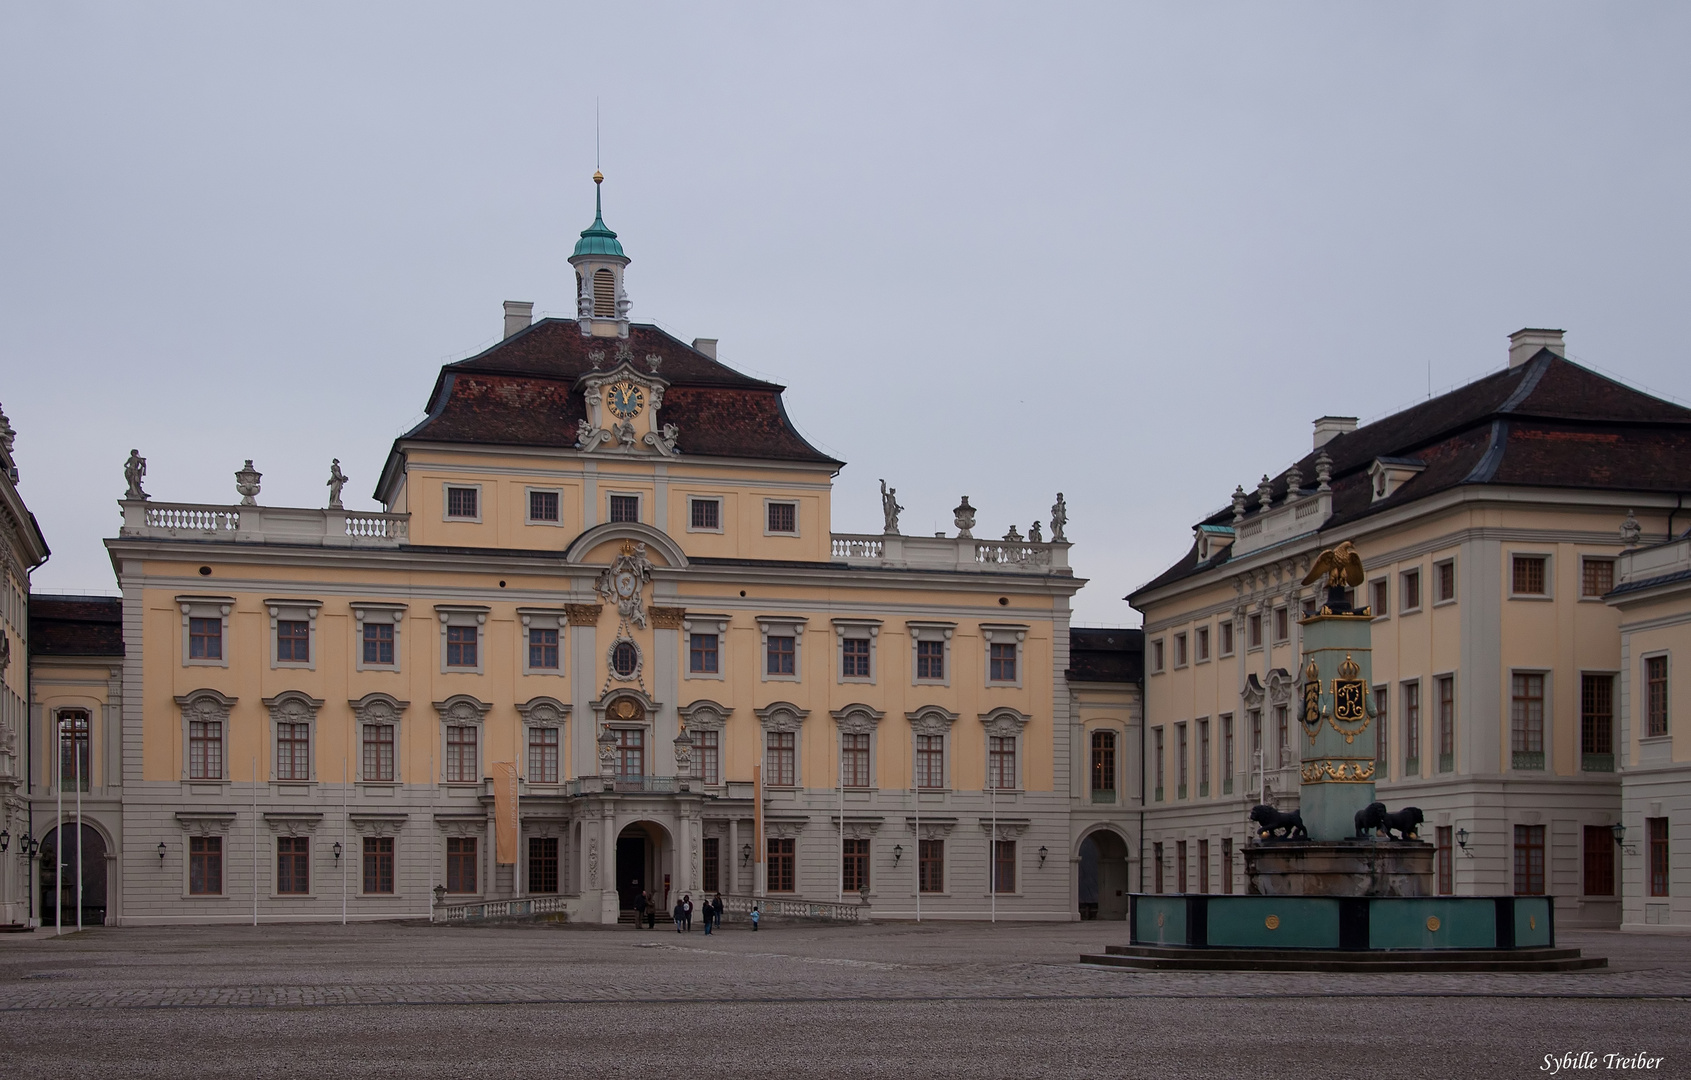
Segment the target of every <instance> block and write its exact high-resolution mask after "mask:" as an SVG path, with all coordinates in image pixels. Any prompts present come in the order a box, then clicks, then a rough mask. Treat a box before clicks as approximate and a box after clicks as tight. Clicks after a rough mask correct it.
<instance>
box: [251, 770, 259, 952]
mask: <svg viewBox="0 0 1691 1080" xmlns="http://www.w3.org/2000/svg"><path fill="white" fill-rule="evenodd" d="M252 924H253V925H254V926H257V925H258V759H257V758H256V757H255V758H253V759H252Z"/></svg>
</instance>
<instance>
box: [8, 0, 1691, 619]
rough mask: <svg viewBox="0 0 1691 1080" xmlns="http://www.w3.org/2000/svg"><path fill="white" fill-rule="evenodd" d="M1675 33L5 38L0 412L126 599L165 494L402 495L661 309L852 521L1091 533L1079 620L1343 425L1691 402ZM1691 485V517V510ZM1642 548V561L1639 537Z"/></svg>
mask: <svg viewBox="0 0 1691 1080" xmlns="http://www.w3.org/2000/svg"><path fill="white" fill-rule="evenodd" d="M1688 31H1691V6H1687V5H1684V4H1650V3H1629V4H1554V3H1530V4H1501V3H1499V4H1474V3H1468V2H1463V3H1451V4H1434V3H1418V4H1340V3H1322V4H1294V3H1277V4H1261V3H1248V4H1192V3H1170V4H1160V5H1148V4H1125V3H1110V4H1099V5H1086V4H1025V3H1023V4H996V5H995V4H982V3H957V4H926V3H908V2H906V3H897V4H889V5H872V4H868V3H855V2H854V3H850V4H835V5H819V4H767V5H702V4H676V5H662V4H606V3H594V4H583V5H564V4H535V5H521V4H497V3H475V4H436V3H415V2H413V3H403V4H401V3H394V4H379V3H359V4H346V3H321V4H318V3H288V4H270V5H257V4H229V3H206V4H179V3H148V4H127V3H126V4H97V3H87V2H53V3H32V2H25V0H14V2H11V3H8V4H6V5H4V6H3V7H0V250H3V253H4V254H3V257H0V403H3V405H4V408H5V411H6V413H7V414H8V415H9V416H10V417H11V420H12V423H13V424H14V426H15V427H16V428H17V429H18V432H19V435H18V443H17V457H18V461H19V463H20V466H21V470H22V485H21V490H22V492H23V495H24V497H25V499H26V500H27V501H28V503H29V505H30V507H31V508H32V509H33V510H34V511H35V514H36V516H37V518H38V519H39V521H40V523H41V527H42V529H43V531H44V532H45V533H46V536H47V540H48V543H49V544H50V545H51V546H52V548H53V557H52V559H51V561H50V562H49V563H48V564H47V565H46V566H45V567H43V568H42V569H41V570H40V571H38V572H37V573H36V575H35V587H36V588H37V590H42V591H52V590H89V591H102V592H111V591H115V589H114V580H113V575H112V571H111V567H110V564H109V562H108V560H107V559H106V556H105V552H104V550H103V548H102V547H101V543H100V541H101V538H102V537H105V536H109V535H112V534H113V533H115V532H116V530H117V526H118V516H117V508H116V505H115V499H116V498H117V497H118V496H119V494H120V493H121V492H122V490H123V482H122V474H121V465H122V462H123V459H124V457H125V455H126V454H127V453H128V450H129V448H130V447H131V446H135V447H139V448H140V450H141V452H142V453H143V454H144V455H146V457H147V459H148V463H149V474H148V490H149V491H150V492H151V493H152V494H153V496H154V498H156V499H163V500H179V501H195V502H232V501H234V500H235V494H234V487H233V484H234V481H233V479H232V474H233V472H234V470H235V469H237V468H239V467H240V465H241V461H242V459H244V458H248V457H251V458H253V459H254V461H255V464H256V466H257V467H258V468H259V469H260V470H262V471H263V473H264V492H263V494H262V495H261V496H260V501H261V502H266V503H276V504H291V505H310V506H321V505H323V504H324V500H325V499H326V497H327V492H326V489H325V487H324V480H325V478H326V475H327V471H328V464H329V459H330V457H339V458H340V459H341V461H342V463H343V467H344V468H345V469H346V471H347V472H348V473H349V474H350V475H351V476H352V480H353V482H352V485H351V487H350V488H349V490H348V495H349V496H351V495H356V496H358V497H357V498H356V499H350V500H349V505H353V506H359V507H372V508H373V507H374V505H375V504H374V502H373V500H372V499H371V498H370V497H369V494H370V492H371V491H372V490H373V487H374V483H375V480H376V476H377V472H378V470H379V468H380V466H381V463H382V460H383V458H384V455H385V454H386V452H387V449H388V447H389V445H390V443H391V440H392V439H393V437H394V436H395V435H397V434H399V433H400V432H402V431H404V430H405V429H406V428H407V427H408V426H409V425H410V424H412V423H413V422H414V421H415V420H416V419H418V418H419V416H420V412H421V409H422V407H423V405H424V403H425V399H426V396H427V394H428V392H429V389H430V387H431V385H432V384H433V381H434V379H435V375H436V372H437V370H438V368H439V366H440V365H441V364H442V363H445V362H450V361H453V360H457V359H461V358H463V357H465V356H467V355H470V354H472V353H474V352H476V351H479V350H480V349H482V348H485V347H486V346H488V345H491V344H493V342H494V341H495V340H496V339H497V337H498V333H499V329H500V325H501V317H500V302H501V301H503V300H507V299H514V300H533V301H535V302H536V304H537V309H538V310H540V311H545V312H552V313H558V314H565V313H568V312H569V310H570V307H571V305H570V301H569V294H570V288H571V273H570V268H569V266H568V265H567V264H566V263H565V261H564V260H565V257H566V256H567V255H568V254H569V252H570V249H571V247H572V245H573V243H574V240H575V236H576V234H577V233H578V232H579V231H580V230H581V229H583V228H585V227H586V226H587V225H588V223H589V222H590V221H591V220H592V201H593V189H592V184H591V183H590V181H589V177H590V175H591V174H592V172H593V167H594V102H595V100H596V99H597V100H598V101H599V102H600V110H601V114H602V116H603V138H602V164H603V168H604V171H605V174H606V177H607V180H606V183H605V217H606V220H607V222H608V223H609V224H610V226H611V227H612V228H613V229H616V230H617V231H618V233H620V235H621V237H622V240H623V243H624V245H625V246H626V249H627V251H628V252H629V254H630V256H631V257H632V258H633V260H634V261H633V265H632V266H631V267H630V269H629V275H628V284H629V292H630V295H631V297H632V299H633V303H634V307H633V315H634V317H635V318H636V319H638V320H642V321H652V322H656V323H658V324H659V325H661V326H663V327H664V328H666V329H668V330H670V331H671V332H672V333H674V334H676V335H677V336H678V337H681V338H682V339H684V340H690V339H692V338H694V337H716V338H720V339H721V342H722V344H721V353H720V355H721V358H722V359H723V360H724V361H725V362H726V363H728V364H730V365H732V366H734V367H737V368H739V369H740V370H742V371H746V372H749V373H752V374H756V375H761V376H764V377H767V378H770V379H774V380H776V381H779V382H781V383H783V384H785V385H786V386H788V387H789V390H788V392H787V408H788V411H789V412H790V414H791V415H792V417H793V419H794V421H795V422H796V423H797V424H798V426H799V428H800V429H801V430H802V431H803V432H804V433H805V434H806V435H807V436H808V437H809V438H810V439H811V440H812V441H813V442H815V443H816V444H817V445H818V446H820V447H822V448H823V449H825V450H827V451H828V452H830V453H832V454H833V455H834V456H836V457H839V458H842V459H844V460H846V461H848V462H850V464H849V465H848V466H847V467H846V468H845V469H844V471H843V472H841V474H840V475H839V477H838V479H837V480H836V482H835V484H836V486H835V497H834V521H833V525H834V528H835V529H836V530H837V531H841V532H866V531H878V530H879V527H880V523H881V519H880V510H879V498H878V494H877V490H876V480H877V478H879V477H883V476H884V477H886V478H887V479H888V481H889V482H891V483H892V484H894V485H896V486H897V488H898V490H899V498H900V499H901V501H902V502H903V503H904V505H905V506H906V507H907V508H908V509H907V511H906V513H905V515H904V526H905V531H906V532H911V533H926V532H931V531H933V530H936V529H941V528H949V527H950V520H951V513H950V508H951V507H952V506H954V505H956V503H957V498H958V496H959V495H961V494H964V493H967V494H968V495H969V496H970V497H971V501H972V502H973V503H974V504H975V505H976V506H977V507H979V508H980V524H979V526H977V529H976V531H977V533H978V534H981V535H990V536H997V535H1001V534H1002V533H1003V532H1004V530H1005V529H1006V528H1008V527H1009V526H1010V525H1011V524H1012V523H1015V524H1016V525H1017V526H1018V527H1019V528H1020V529H1021V530H1022V531H1023V532H1025V531H1026V530H1027V527H1028V524H1029V523H1030V522H1031V521H1033V520H1034V519H1035V518H1036V517H1040V518H1043V517H1047V516H1048V515H1049V507H1050V505H1051V502H1052V498H1053V495H1054V493H1055V492H1056V491H1058V490H1059V489H1060V490H1062V491H1064V492H1065V493H1067V496H1068V503H1069V516H1070V530H1069V531H1070V538H1071V539H1072V540H1073V541H1074V542H1075V547H1074V550H1073V552H1072V553H1071V555H1072V559H1073V562H1074V565H1075V567H1076V568H1077V573H1079V574H1081V575H1084V576H1086V577H1088V578H1090V579H1091V584H1089V585H1088V586H1087V587H1086V588H1085V589H1084V590H1083V591H1082V593H1081V595H1080V596H1079V598H1078V599H1077V602H1076V620H1077V621H1078V622H1081V623H1085V624H1092V625H1137V624H1138V617H1137V615H1136V613H1134V612H1133V611H1132V610H1131V609H1130V608H1129V607H1128V606H1127V604H1125V603H1124V602H1122V600H1121V599H1120V598H1121V597H1122V596H1123V595H1124V594H1125V593H1127V592H1128V591H1129V590H1130V589H1132V588H1134V587H1135V586H1137V585H1139V584H1141V583H1142V582H1144V581H1145V580H1147V579H1148V578H1150V577H1151V576H1153V575H1154V574H1156V573H1157V572H1159V571H1160V570H1161V569H1162V568H1163V567H1165V566H1166V565H1167V564H1168V563H1169V562H1171V561H1172V560H1174V559H1175V558H1177V557H1178V556H1180V555H1181V554H1182V553H1183V552H1184V551H1185V550H1186V547H1187V545H1188V543H1189V542H1190V538H1191V531H1190V530H1191V525H1192V523H1193V522H1194V521H1196V520H1197V519H1198V518H1199V517H1201V516H1202V515H1204V514H1205V513H1207V512H1210V511H1212V510H1215V509H1217V508H1219V507H1221V506H1222V505H1223V504H1225V503H1226V501H1227V498H1228V495H1229V493H1230V492H1231V491H1232V490H1233V486H1234V485H1235V484H1239V483H1243V484H1245V485H1246V486H1247V487H1249V486H1251V484H1252V483H1253V482H1254V481H1255V479H1256V478H1257V477H1258V476H1260V475H1261V474H1262V473H1263V472H1275V471H1278V470H1280V469H1283V468H1284V467H1285V466H1286V465H1287V464H1289V463H1290V462H1291V460H1293V459H1294V458H1295V457H1296V456H1298V454H1299V453H1300V452H1301V451H1302V450H1304V449H1305V448H1306V447H1307V446H1308V445H1309V440H1310V421H1311V420H1312V419H1313V418H1314V417H1316V416H1318V415H1320V414H1322V413H1326V412H1337V413H1355V414H1358V415H1360V416H1362V417H1363V418H1365V419H1366V418H1370V417H1377V416H1379V415H1381V414H1384V413H1386V412H1390V411H1392V410H1394V409H1396V408H1398V407H1401V406H1404V405H1407V404H1410V403H1412V402H1414V401H1415V400H1418V399H1420V398H1422V397H1424V396H1425V395H1426V394H1427V392H1428V386H1429V383H1430V384H1431V385H1432V387H1433V388H1434V389H1435V390H1437V389H1442V388H1446V387H1449V386H1451V385H1453V384H1458V383H1462V382H1466V381H1468V380H1471V379H1474V378H1476V377H1478V376H1481V375H1483V374H1485V373H1487V372H1489V371H1492V370H1494V369H1496V368H1498V367H1500V366H1501V365H1503V363H1504V362H1505V352H1506V335H1507V334H1508V333H1509V332H1511V331H1513V330H1516V329H1518V328H1520V327H1522V326H1554V327H1565V328H1566V329H1567V331H1568V342H1569V346H1570V352H1571V354H1572V356H1573V357H1574V358H1575V359H1577V360H1579V361H1581V362H1584V363H1587V364H1589V365H1591V366H1594V367H1597V368H1598V369H1599V370H1603V371H1605V372H1607V373H1611V374H1614V375H1617V376H1619V377H1621V378H1623V379H1624V380H1626V381H1628V382H1630V383H1632V384H1633V385H1637V386H1642V387H1645V388H1648V389H1651V390H1654V391H1656V392H1659V393H1662V394H1664V395H1667V396H1671V397H1674V398H1676V399H1681V400H1683V399H1691V365H1688V364H1686V363H1685V358H1684V353H1685V348H1684V338H1685V337H1686V336H1687V334H1688V333H1691V326H1688V324H1687V321H1686V295H1687V285H1688V284H1691V280H1688V278H1691V271H1688V260H1687V256H1686V252H1687V251H1691V235H1688V231H1691V230H1688V219H1691V215H1688V211H1687V206H1688V199H1687V191H1688V190H1691V185H1688V178H1687V166H1688V164H1691V151H1688V145H1691V144H1688V141H1687V137H1686V136H1687V124H1686V121H1687V115H1688V111H1691V108H1688V106H1691V96H1688V91H1691V64H1688V63H1687V62H1686V59H1685V57H1686V53H1687V45H1688V44H1691V36H1688ZM1688 484H1691V480H1688ZM1617 525H1618V522H1617Z"/></svg>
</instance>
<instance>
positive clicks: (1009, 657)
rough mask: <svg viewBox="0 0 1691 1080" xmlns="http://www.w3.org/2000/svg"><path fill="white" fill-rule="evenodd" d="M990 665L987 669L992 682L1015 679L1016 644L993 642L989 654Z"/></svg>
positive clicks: (1013, 680) (1012, 680)
mask: <svg viewBox="0 0 1691 1080" xmlns="http://www.w3.org/2000/svg"><path fill="white" fill-rule="evenodd" d="M990 660H991V665H990V668H989V671H988V674H989V677H990V678H991V679H992V681H993V682H1015V681H1016V646H1015V645H1014V644H1001V643H999V642H994V643H993V644H992V647H991V654H990Z"/></svg>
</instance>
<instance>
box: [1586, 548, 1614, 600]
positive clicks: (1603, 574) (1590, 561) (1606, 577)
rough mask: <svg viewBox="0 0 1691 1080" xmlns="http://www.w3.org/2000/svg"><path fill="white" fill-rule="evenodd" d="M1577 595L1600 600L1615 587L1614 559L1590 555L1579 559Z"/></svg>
mask: <svg viewBox="0 0 1691 1080" xmlns="http://www.w3.org/2000/svg"><path fill="white" fill-rule="evenodd" d="M1579 578H1580V581H1579V595H1580V598H1581V599H1583V600H1601V599H1602V598H1603V595H1604V594H1605V593H1607V592H1609V591H1610V590H1611V589H1613V588H1614V587H1615V560H1613V559H1600V558H1596V557H1593V556H1590V555H1587V556H1585V557H1584V558H1583V559H1581V560H1580V575H1579Z"/></svg>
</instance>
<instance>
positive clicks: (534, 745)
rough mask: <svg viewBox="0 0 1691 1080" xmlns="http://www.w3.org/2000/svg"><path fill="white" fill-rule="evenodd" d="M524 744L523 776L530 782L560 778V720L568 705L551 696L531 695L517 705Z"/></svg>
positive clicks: (562, 722) (562, 721) (561, 746)
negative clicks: (525, 751)
mask: <svg viewBox="0 0 1691 1080" xmlns="http://www.w3.org/2000/svg"><path fill="white" fill-rule="evenodd" d="M517 712H518V713H519V714H521V716H522V718H523V728H524V731H525V740H524V741H525V742H526V743H527V744H528V745H527V749H528V757H527V767H526V769H525V770H524V776H525V777H526V778H527V780H528V782H529V783H530V784H556V783H560V782H561V781H562V780H563V752H564V751H563V746H564V721H565V719H566V718H567V717H568V716H569V714H570V707H569V706H568V705H565V704H564V703H563V702H561V701H559V700H558V699H557V698H554V697H547V696H541V697H535V698H530V699H529V700H528V701H526V702H524V703H523V704H521V705H518V706H517Z"/></svg>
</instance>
